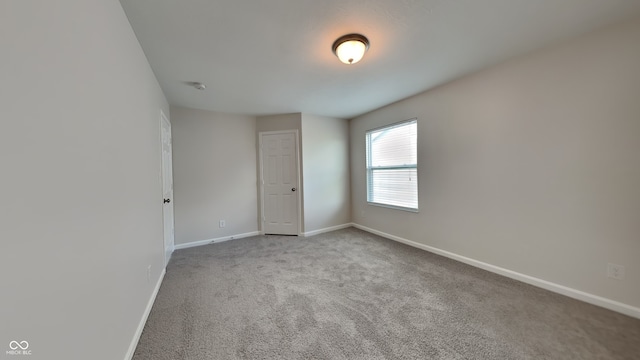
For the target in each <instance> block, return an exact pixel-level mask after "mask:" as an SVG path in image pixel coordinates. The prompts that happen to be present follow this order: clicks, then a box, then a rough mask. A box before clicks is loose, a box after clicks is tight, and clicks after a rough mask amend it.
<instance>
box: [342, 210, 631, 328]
mask: <svg viewBox="0 0 640 360" xmlns="http://www.w3.org/2000/svg"><path fill="white" fill-rule="evenodd" d="M353 227H355V228H358V229H360V230H364V231H366V232H370V233H372V234H376V235H379V236H382V237H384V238H387V239H390V240H394V241H397V242H401V243H403V244H407V245H409V246H413V247H415V248H418V249H421V250H425V251H429V252H431V253H434V254H438V255H442V256H444V257H448V258H450V259H453V260H456V261H460V262H463V263H465V264H468V265H471V266H474V267H477V268H480V269H483V270H487V271H490V272H492V273H496V274H499V275H502V276H506V277H508V278H511V279H514V280H518V281H521V282H524V283H527V284H529V285H533V286H537V287H539V288H543V289H545V290H549V291H552V292H555V293H558V294H562V295H565V296H568V297H570V298H573V299H576V300H580V301H584V302H586V303H589V304H592V305H596V306H600V307H603V308H605V309H609V310H612V311H616V312H619V313H621V314H625V315H628V316H631V317H634V318H637V319H640V308H637V307H634V306H631V305H627V304H624V303H621V302H618V301H615V300H611V299H607V298H604V297H601V296H598V295H593V294H590V293H587V292H584V291H580V290H576V289H573V288H570V287H567V286H564V285H559V284H556V283H552V282H550V281H546V280H542V279H538V278H535V277H533V276H529V275H525V274H521V273H518V272H515V271H512V270H509V269H505V268H501V267H499V266H495V265H491V264H487V263H485V262H482V261H478V260H474V259H471V258H468V257H465V256H462V255H458V254H455V253H452V252H449V251H445V250H441V249H438V248H435V247H432V246H428V245H424V244H420V243H417V242H415V241H411V240H407V239H404V238H401V237H399V236H395V235H391V234H387V233H384V232H382V231H379V230H375V229H372V228H369V227H366V226H363V225H360V224H355V223H354V224H353Z"/></svg>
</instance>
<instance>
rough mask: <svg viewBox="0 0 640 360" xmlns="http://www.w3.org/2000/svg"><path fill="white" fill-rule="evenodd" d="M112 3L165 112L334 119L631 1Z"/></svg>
mask: <svg viewBox="0 0 640 360" xmlns="http://www.w3.org/2000/svg"><path fill="white" fill-rule="evenodd" d="M121 3H122V5H123V7H124V9H125V12H126V13H127V16H128V17H129V21H130V22H131V25H132V26H133V29H134V30H135V32H136V35H137V37H138V39H139V41H140V43H141V44H142V47H143V49H144V51H145V53H146V55H147V58H148V59H149V62H150V63H151V66H152V68H153V70H154V72H155V74H156V76H157V77H158V80H159V81H160V85H161V86H162V89H163V90H164V92H165V94H166V96H167V98H168V100H169V102H170V103H171V104H172V105H179V106H184V107H190V108H197V109H206V110H213V111H220V112H227V113H242V114H251V115H269V114H282V113H292V112H303V113H309V114H315V115H324V116H332V117H340V118H352V117H354V116H357V115H360V114H363V113H365V112H368V111H371V110H373V109H376V108H378V107H381V106H383V105H386V104H389V103H392V102H394V101H397V100H400V99H403V98H406V97H408V96H411V95H414V94H417V93H420V92H422V91H425V90H428V89H430V88H433V87H435V86H437V85H440V84H443V83H445V82H448V81H451V80H453V79H455V78H458V77H460V76H463V75H465V74H468V73H470V72H473V71H477V70H479V69H481V68H483V67H486V66H489V65H492V64H495V63H498V62H501V61H504V60H506V59H508V58H511V57H513V56H517V55H520V54H524V53H527V52H530V51H532V50H535V49H538V48H540V47H543V46H547V45H550V44H554V43H557V42H559V41H561V40H565V39H568V38H571V37H575V36H579V35H581V34H584V33H586V32H588V31H590V30H595V29H597V28H600V27H603V26H606V25H608V24H612V23H615V22H619V21H622V20H624V19H627V18H629V17H631V16H634V15H637V14H638V13H640V1H638V0H368V1H364V0H269V1H267V0H121ZM351 32H357V33H361V34H363V35H365V36H367V37H368V38H369V40H370V42H371V47H370V49H369V51H368V52H367V54H366V55H365V57H364V59H363V60H362V61H361V62H359V63H358V64H355V65H351V66H350V65H345V64H342V63H341V62H339V61H338V59H337V58H336V57H335V56H334V55H333V53H332V52H331V45H332V43H333V41H334V40H335V39H336V38H338V37H339V36H341V35H344V34H347V33H351ZM192 81H199V82H203V83H205V84H206V85H207V89H206V90H205V91H199V90H196V89H194V88H193V87H190V86H188V85H187V83H188V82H192Z"/></svg>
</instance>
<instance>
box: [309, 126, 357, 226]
mask: <svg viewBox="0 0 640 360" xmlns="http://www.w3.org/2000/svg"><path fill="white" fill-rule="evenodd" d="M302 144H303V146H302V158H303V161H302V162H303V173H304V188H305V191H304V215H305V216H304V229H305V232H307V233H308V232H312V231H317V230H322V229H326V228H331V227H334V226H340V225H343V224H348V223H350V222H351V194H350V187H351V184H350V177H349V124H348V122H347V121H346V120H343V119H335V118H328V117H322V116H314V115H308V114H302Z"/></svg>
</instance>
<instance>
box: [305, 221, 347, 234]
mask: <svg viewBox="0 0 640 360" xmlns="http://www.w3.org/2000/svg"><path fill="white" fill-rule="evenodd" d="M352 226H353V223H347V224H342V225H336V226H330V227H328V228H324V229H318V230H312V231H307V232H304V233H302V236H304V237H308V236H313V235H319V234H322V233H326V232H329V231H336V230H341V229H346V228H348V227H352Z"/></svg>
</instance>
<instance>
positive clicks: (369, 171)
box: [365, 118, 420, 213]
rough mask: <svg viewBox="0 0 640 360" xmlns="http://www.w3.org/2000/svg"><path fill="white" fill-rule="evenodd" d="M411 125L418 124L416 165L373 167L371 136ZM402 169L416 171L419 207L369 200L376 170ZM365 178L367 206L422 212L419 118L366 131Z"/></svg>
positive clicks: (417, 202)
mask: <svg viewBox="0 0 640 360" xmlns="http://www.w3.org/2000/svg"><path fill="white" fill-rule="evenodd" d="M410 123H415V124H416V154H415V155H416V163H415V165H406V164H404V165H393V166H378V167H375V168H374V167H373V166H372V161H373V159H372V156H371V136H370V134H371V133H373V132H376V131H380V130H384V129H393V128H396V127H401V126H403V125H407V124H410ZM401 169H415V170H416V177H417V178H416V200H417V201H416V204H417V206H416V207H415V208H412V207H406V206H398V205H392V204H385V203H381V202H374V201H371V200H370V199H369V195H370V194H372V193H373V189H371V186H372V185H373V184H372V181H373V176H372V175H373V172H374V171H375V170H401ZM365 172H366V174H365V177H366V183H367V184H366V194H365V195H366V199H367V204H368V205H374V206H380V207H385V208H389V209H396V210H403V211H408V212H413V213H418V212H420V200H419V199H420V196H419V189H420V177H419V176H417V174H418V118H411V119H408V120H402V121H398V122H395V123H391V124H387V125H383V126H379V127H376V128H373V129H369V130H366V131H365ZM370 189H371V190H370Z"/></svg>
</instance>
